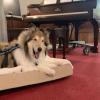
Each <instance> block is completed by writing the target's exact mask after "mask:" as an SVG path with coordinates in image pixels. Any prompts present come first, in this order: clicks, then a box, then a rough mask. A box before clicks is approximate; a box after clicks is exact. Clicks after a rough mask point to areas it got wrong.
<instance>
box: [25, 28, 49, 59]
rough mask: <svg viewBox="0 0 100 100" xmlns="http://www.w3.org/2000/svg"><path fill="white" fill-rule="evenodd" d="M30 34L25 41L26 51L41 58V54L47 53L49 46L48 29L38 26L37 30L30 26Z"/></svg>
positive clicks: (31, 55)
mask: <svg viewBox="0 0 100 100" xmlns="http://www.w3.org/2000/svg"><path fill="white" fill-rule="evenodd" d="M28 32H29V35H28V37H27V40H26V42H25V52H26V53H27V54H29V55H30V57H31V58H32V57H35V58H36V59H38V58H39V56H40V54H41V53H42V54H46V50H47V46H48V45H49V39H48V36H47V33H46V31H43V30H40V29H39V28H36V29H35V31H34V30H32V28H30V29H29V30H28Z"/></svg>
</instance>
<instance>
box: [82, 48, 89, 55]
mask: <svg viewBox="0 0 100 100" xmlns="http://www.w3.org/2000/svg"><path fill="white" fill-rule="evenodd" d="M89 51H90V50H89V47H85V48H84V49H83V53H84V55H88V54H89Z"/></svg>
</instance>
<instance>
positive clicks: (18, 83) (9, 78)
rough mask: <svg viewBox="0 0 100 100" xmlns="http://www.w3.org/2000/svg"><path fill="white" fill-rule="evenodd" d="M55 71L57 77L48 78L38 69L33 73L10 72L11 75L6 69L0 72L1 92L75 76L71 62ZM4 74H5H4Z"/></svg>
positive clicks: (56, 68)
mask: <svg viewBox="0 0 100 100" xmlns="http://www.w3.org/2000/svg"><path fill="white" fill-rule="evenodd" d="M16 68H17V67H16ZM16 68H13V70H14V69H15V70H16ZM54 69H55V71H56V74H55V76H48V75H46V74H44V73H43V72H40V71H38V70H36V69H34V70H32V71H26V72H12V71H9V73H7V72H6V71H5V70H6V69H4V70H3V71H1V70H0V91H1V90H5V89H11V88H16V87H22V86H26V85H32V84H38V83H43V82H47V81H52V80H56V79H60V78H64V77H67V76H70V75H72V74H73V66H72V64H71V63H69V62H68V63H67V64H64V65H62V66H56V67H54ZM9 70H10V69H9ZM19 70H20V69H19ZM17 71H18V69H17ZM4 72H5V74H3V73H4Z"/></svg>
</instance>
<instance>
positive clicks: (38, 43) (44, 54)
mask: <svg viewBox="0 0 100 100" xmlns="http://www.w3.org/2000/svg"><path fill="white" fill-rule="evenodd" d="M16 43H17V44H18V45H19V46H20V48H17V49H16V50H14V51H13V52H12V55H13V57H14V59H15V60H16V63H17V67H16V68H17V70H20V71H22V72H23V71H30V70H33V69H34V68H36V69H38V70H39V71H42V72H44V73H45V74H47V75H55V70H54V69H53V68H52V67H54V66H60V65H63V64H66V63H68V61H67V62H66V60H65V59H58V58H51V57H49V56H48V46H49V44H50V42H49V37H48V33H47V31H43V30H40V29H39V28H37V27H31V28H29V29H28V30H25V31H23V32H22V33H21V34H20V35H19V37H18V39H17V40H16V41H14V42H13V43H11V45H12V44H16ZM69 63H70V62H69ZM4 69H5V68H4Z"/></svg>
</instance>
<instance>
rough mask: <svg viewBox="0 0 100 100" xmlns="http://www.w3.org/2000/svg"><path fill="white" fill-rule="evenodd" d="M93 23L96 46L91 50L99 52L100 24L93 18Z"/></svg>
mask: <svg viewBox="0 0 100 100" xmlns="http://www.w3.org/2000/svg"><path fill="white" fill-rule="evenodd" d="M91 24H92V25H93V31H94V46H93V47H91V51H92V52H93V53H98V47H97V46H98V37H99V25H98V22H97V21H96V20H95V19H93V20H92V21H91Z"/></svg>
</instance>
